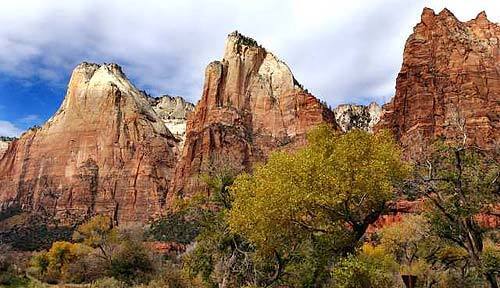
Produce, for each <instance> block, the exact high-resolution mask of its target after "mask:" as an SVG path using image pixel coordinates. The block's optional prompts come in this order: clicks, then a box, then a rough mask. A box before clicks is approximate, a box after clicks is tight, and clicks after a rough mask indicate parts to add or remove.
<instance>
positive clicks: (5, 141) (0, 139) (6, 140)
mask: <svg viewBox="0 0 500 288" xmlns="http://www.w3.org/2000/svg"><path fill="white" fill-rule="evenodd" d="M14 140H15V138H11V137H4V136H0V159H2V157H3V155H4V154H5V151H7V148H9V144H10V143H11V142H12V141H14Z"/></svg>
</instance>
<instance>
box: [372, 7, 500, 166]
mask: <svg viewBox="0 0 500 288" xmlns="http://www.w3.org/2000/svg"><path fill="white" fill-rule="evenodd" d="M384 108H385V109H384V110H385V112H384V115H383V116H382V120H381V123H380V125H379V126H378V128H389V129H391V130H392V131H393V132H394V133H395V135H396V137H397V138H398V140H399V141H400V142H401V143H402V145H403V146H404V148H405V150H406V152H407V154H408V155H409V156H410V157H413V156H415V155H417V154H418V153H419V152H420V150H421V149H422V147H425V143H426V142H428V141H430V140H431V139H435V138H436V137H440V136H443V137H445V138H447V139H453V138H459V139H460V140H461V139H462V135H464V132H465V134H466V135H467V143H468V144H474V145H477V146H480V147H482V148H486V149H493V148H495V147H498V144H499V143H500V142H499V141H500V131H499V127H500V123H499V119H500V26H498V25H497V24H494V23H491V22H490V21H488V19H487V18H486V14H485V13H484V12H481V13H480V14H479V15H478V16H477V17H476V18H475V19H473V20H471V21H468V22H460V21H459V20H457V18H455V16H454V15H453V14H452V13H451V12H450V11H448V10H446V9H444V10H443V11H441V12H440V13H439V14H437V15H436V14H435V13H434V11H432V10H431V9H428V8H425V9H424V11H423V13H422V20H421V22H420V23H419V24H417V25H416V26H415V28H414V32H413V34H412V35H411V36H410V37H409V38H408V40H407V42H406V46H405V49H404V59H403V65H402V67H401V71H400V72H399V75H398V77H397V80H396V95H395V96H394V98H393V99H392V101H391V102H390V103H389V104H386V105H385V107H384Z"/></svg>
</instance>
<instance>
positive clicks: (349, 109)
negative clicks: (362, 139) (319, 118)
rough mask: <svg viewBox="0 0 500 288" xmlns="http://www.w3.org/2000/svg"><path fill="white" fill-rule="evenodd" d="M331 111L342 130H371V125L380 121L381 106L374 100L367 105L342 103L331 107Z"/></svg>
mask: <svg viewBox="0 0 500 288" xmlns="http://www.w3.org/2000/svg"><path fill="white" fill-rule="evenodd" d="M333 113H334V114H335V121H336V122H337V125H338V126H339V127H340V129H341V130H342V132H347V131H349V130H352V129H361V130H365V131H368V132H372V130H373V127H374V126H375V125H376V124H377V123H378V122H379V121H380V114H381V113H382V108H381V107H380V106H379V105H378V104H377V103H375V102H373V103H370V105H368V106H364V105H355V104H342V105H339V106H337V107H336V108H335V109H333Z"/></svg>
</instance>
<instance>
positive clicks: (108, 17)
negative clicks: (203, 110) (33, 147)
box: [0, 0, 500, 136]
mask: <svg viewBox="0 0 500 288" xmlns="http://www.w3.org/2000/svg"><path fill="white" fill-rule="evenodd" d="M424 7H430V8H432V9H434V10H435V11H436V13H438V12H439V11H441V10H442V9H443V8H444V7H447V8H448V9H449V10H451V11H452V12H453V13H454V14H455V15H456V16H457V18H458V19H460V20H462V21H467V20H469V19H472V18H475V16H476V15H477V14H478V13H479V12H480V11H482V10H485V11H486V13H487V15H488V18H489V19H490V21H493V22H499V21H500V1H498V0H476V1H471V0H449V1H443V0H427V1H426V0H411V1H410V0H397V1H396V0H348V1H334V0H238V1H236V0H197V1H194V0H178V1H171V0H166V1H165V0H163V1H160V0H158V1H155V0H150V1H147V0H144V1H139V0H137V1H131V0H130V1H129V0H108V1H102V0H71V1H70V0H68V1H60V0H16V1H3V2H2V7H1V9H0V135H2V136H18V135H20V133H22V131H24V130H26V129H27V128H28V127H31V126H33V125H42V124H43V123H44V122H45V121H46V120H47V119H48V118H50V116H51V115H52V114H53V113H54V112H55V111H56V110H57V109H58V107H59V105H60V104H61V102H62V100H63V98H64V95H65V93H66V86H67V82H68V80H69V76H70V74H71V71H72V69H73V68H74V67H75V66H76V65H77V64H78V63H80V62H82V61H87V62H96V63H103V62H106V63H118V64H119V65H121V66H122V67H123V70H124V72H125V73H126V74H127V76H128V77H129V79H131V81H132V82H133V83H134V84H135V85H136V86H137V87H138V88H139V89H141V90H146V91H147V92H148V93H149V94H151V95H153V96H158V95H163V94H170V95H179V96H183V97H184V98H186V99H187V100H189V101H191V102H193V103H195V102H196V101H197V100H198V99H199V97H200V96H201V87H202V85H203V75H204V69H205V67H206V65H207V64H208V63H210V62H211V61H213V60H219V59H220V58H221V57H222V53H223V48H224V42H225V38H226V36H227V34H229V33H230V32H232V31H234V30H238V31H240V32H241V33H243V34H244V35H246V36H250V37H252V38H254V39H256V40H257V41H258V42H259V44H261V45H262V46H264V47H266V49H267V50H268V51H271V52H273V54H275V55H277V56H278V57H279V58H280V59H281V60H283V61H285V62H286V63H287V64H288V66H289V67H290V68H291V70H292V72H293V73H294V75H295V78H297V79H298V80H299V81H300V82H301V84H303V85H304V87H305V88H307V89H308V90H309V91H310V92H311V93H313V94H314V95H315V96H316V97H318V98H320V99H322V100H325V101H326V102H328V103H329V104H330V105H331V106H336V105H338V104H342V103H358V104H368V103H370V102H372V101H375V102H378V103H379V104H383V103H385V102H388V101H389V100H390V98H391V97H392V96H393V95H394V87H395V79H396V76H397V73H398V71H399V69H400V66H401V62H402V54H403V48H404V43H405V41H406V39H407V37H408V36H409V35H410V34H411V32H412V29H413V27H414V26H415V25H416V24H417V23H418V22H419V21H420V14H421V12H422V9H423V8H424Z"/></svg>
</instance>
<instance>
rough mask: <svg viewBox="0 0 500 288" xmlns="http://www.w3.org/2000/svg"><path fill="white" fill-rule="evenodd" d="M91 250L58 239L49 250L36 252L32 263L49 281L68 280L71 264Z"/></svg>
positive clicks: (40, 274)
mask: <svg viewBox="0 0 500 288" xmlns="http://www.w3.org/2000/svg"><path fill="white" fill-rule="evenodd" d="M90 252H91V248H90V247H88V246H85V245H81V244H78V243H76V244H73V243H70V242H65V241H57V242H54V243H52V247H51V248H50V249H49V251H47V252H41V253H38V254H36V255H35V256H34V257H33V258H32V261H31V265H32V268H33V269H34V270H35V272H36V273H37V274H38V276H39V277H41V278H43V279H45V280H46V281H48V282H56V281H58V280H68V279H69V278H70V277H71V275H70V274H69V273H68V268H69V265H70V264H71V263H72V262H74V261H76V260H78V259H80V258H82V257H84V256H86V255H88V254H89V253H90Z"/></svg>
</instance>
